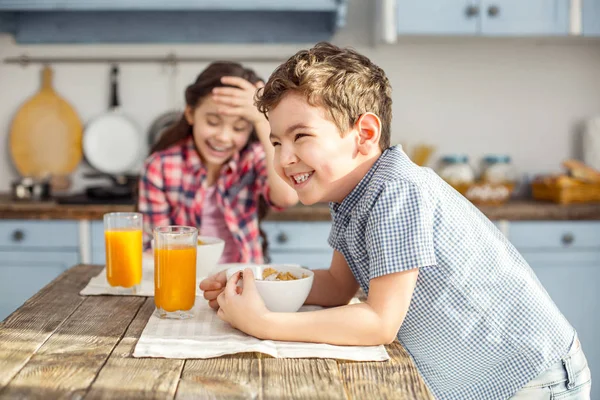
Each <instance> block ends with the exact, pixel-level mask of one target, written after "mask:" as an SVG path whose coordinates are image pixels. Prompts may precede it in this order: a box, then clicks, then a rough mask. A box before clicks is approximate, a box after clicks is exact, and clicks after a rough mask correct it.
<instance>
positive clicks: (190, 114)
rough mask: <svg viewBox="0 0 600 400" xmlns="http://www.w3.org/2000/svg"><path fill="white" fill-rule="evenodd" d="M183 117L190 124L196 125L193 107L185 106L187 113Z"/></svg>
mask: <svg viewBox="0 0 600 400" xmlns="http://www.w3.org/2000/svg"><path fill="white" fill-rule="evenodd" d="M183 115H184V116H185V120H186V121H187V123H188V124H190V125H194V110H192V107H190V106H185V111H184V112H183Z"/></svg>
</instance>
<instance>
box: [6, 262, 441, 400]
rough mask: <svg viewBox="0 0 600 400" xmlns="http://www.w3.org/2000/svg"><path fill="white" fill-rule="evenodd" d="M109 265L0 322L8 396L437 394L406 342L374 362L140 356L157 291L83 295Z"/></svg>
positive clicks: (81, 274) (80, 274)
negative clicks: (138, 348)
mask: <svg viewBox="0 0 600 400" xmlns="http://www.w3.org/2000/svg"><path fill="white" fill-rule="evenodd" d="M100 269H101V267H97V266H88V265H86V266H78V267H74V268H71V269H70V270H69V271H67V272H65V273H64V274H63V275H61V276H60V277H59V278H57V279H56V280H55V281H54V282H52V283H51V284H50V285H48V286H47V287H46V288H44V289H43V290H42V291H40V292H39V293H38V294H36V295H35V296H34V297H32V298H31V299H30V300H28V301H27V302H26V303H25V304H24V305H23V306H22V307H21V308H20V309H19V310H17V311H16V312H15V313H14V314H13V315H11V316H10V317H9V318H8V319H7V320H6V321H5V322H4V323H2V324H0V379H2V382H3V383H2V385H3V386H1V387H0V399H14V398H28V399H37V398H40V399H54V398H69V399H81V398H86V399H141V398H144V399H146V398H152V399H173V398H177V399H188V398H190V399H192V398H193V399H197V398H202V399H204V398H210V399H225V398H226V399H230V398H238V399H282V398H285V399H309V398H310V399H313V398H323V399H359V398H368V399H380V398H390V399H415V400H418V399H428V400H429V399H431V398H432V397H431V395H430V394H429V392H428V391H427V388H426V387H425V384H424V383H423V381H422V379H421V378H420V377H419V375H418V374H417V371H416V369H415V367H414V365H413V363H412V360H411V359H410V357H408V355H407V354H406V352H405V351H404V349H403V348H402V347H401V346H400V345H399V344H398V343H394V344H393V345H390V346H388V347H387V350H388V352H389V354H390V356H391V360H390V361H388V362H372V363H364V362H345V361H337V362H336V361H335V360H331V359H275V358H272V357H270V356H265V355H262V354H259V353H247V354H236V355H231V356H225V357H219V358H213V359H207V360H179V359H162V358H133V357H132V356H131V354H132V351H133V349H134V347H135V344H136V343H137V340H138V338H139V336H140V335H141V333H142V331H143V329H144V327H145V325H146V323H147V320H148V318H149V316H150V315H151V313H152V312H153V310H154V304H153V299H152V298H144V297H126V296H91V297H81V296H79V295H78V293H79V291H80V290H81V289H82V288H83V287H84V286H85V284H86V283H87V282H88V281H89V279H90V278H91V277H93V276H95V275H97V274H98V273H99V272H100ZM359 297H360V293H359Z"/></svg>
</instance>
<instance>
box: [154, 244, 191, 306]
mask: <svg viewBox="0 0 600 400" xmlns="http://www.w3.org/2000/svg"><path fill="white" fill-rule="evenodd" d="M195 300H196V247H188V246H185V247H173V248H168V249H156V248H155V249H154V303H155V304H156V307H157V308H160V309H163V310H164V311H168V312H173V311H187V310H190V309H191V308H192V307H193V306H194V301H195Z"/></svg>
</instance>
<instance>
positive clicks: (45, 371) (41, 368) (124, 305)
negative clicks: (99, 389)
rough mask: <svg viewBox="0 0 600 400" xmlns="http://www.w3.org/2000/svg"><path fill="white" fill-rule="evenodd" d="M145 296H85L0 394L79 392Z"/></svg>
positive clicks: (47, 396)
mask: <svg viewBox="0 0 600 400" xmlns="http://www.w3.org/2000/svg"><path fill="white" fill-rule="evenodd" d="M144 301H145V299H144V298H143V297H125V296H97V297H88V298H86V299H85V301H84V302H83V303H82V304H81V305H80V306H79V307H78V308H77V310H76V311H75V312H74V313H73V314H71V316H70V317H69V318H68V319H67V320H66V321H65V322H64V323H63V324H62V325H61V326H60V327H59V328H58V329H57V330H56V331H55V332H54V333H53V334H52V336H51V337H50V338H49V339H48V340H47V341H46V342H45V343H44V344H43V345H42V346H41V347H40V348H39V349H38V351H37V352H36V353H35V354H34V355H33V356H32V357H31V359H30V360H29V362H28V363H27V364H26V365H25V366H24V367H23V368H22V369H21V371H19V373H18V374H17V375H16V376H15V377H14V378H13V380H12V381H11V382H10V384H9V385H8V386H7V387H6V388H5V389H4V390H3V391H2V392H0V399H4V398H6V399H12V398H22V397H26V398H34V399H35V398H39V399H50V398H52V399H54V398H65V397H69V398H73V397H79V396H81V395H82V394H84V393H85V392H86V391H87V389H88V387H89V386H90V384H91V383H92V382H93V381H94V379H95V378H96V375H97V374H98V372H99V371H100V369H101V368H102V367H103V365H104V363H105V362H106V359H107V358H108V356H109V355H110V353H111V352H112V350H113V349H114V347H115V345H116V344H117V343H118V342H119V341H120V340H121V337H122V335H123V334H124V333H125V331H126V329H127V327H128V326H129V324H130V322H131V321H132V319H133V318H134V316H135V315H136V313H137V312H138V310H139V308H140V307H141V305H142V304H143V303H144Z"/></svg>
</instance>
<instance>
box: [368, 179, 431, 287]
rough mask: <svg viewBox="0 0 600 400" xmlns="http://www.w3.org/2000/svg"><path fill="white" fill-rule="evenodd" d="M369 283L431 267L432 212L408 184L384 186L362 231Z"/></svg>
mask: <svg viewBox="0 0 600 400" xmlns="http://www.w3.org/2000/svg"><path fill="white" fill-rule="evenodd" d="M366 248H367V253H368V256H369V279H374V278H377V277H379V276H382V275H387V274H392V273H395V272H402V271H407V270H410V269H414V268H422V267H429V266H435V265H436V264H437V263H436V257H435V249H434V243H433V212H432V210H431V207H430V205H429V203H428V202H427V199H425V197H424V196H423V193H422V191H421V190H420V189H419V188H418V187H417V186H416V185H415V184H414V183H411V182H404V181H394V182H388V183H387V184H386V186H385V187H384V189H383V190H382V192H381V193H380V195H379V196H378V198H377V200H376V201H375V203H374V205H373V208H372V211H371V213H370V216H369V219H368V222H367V229H366Z"/></svg>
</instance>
